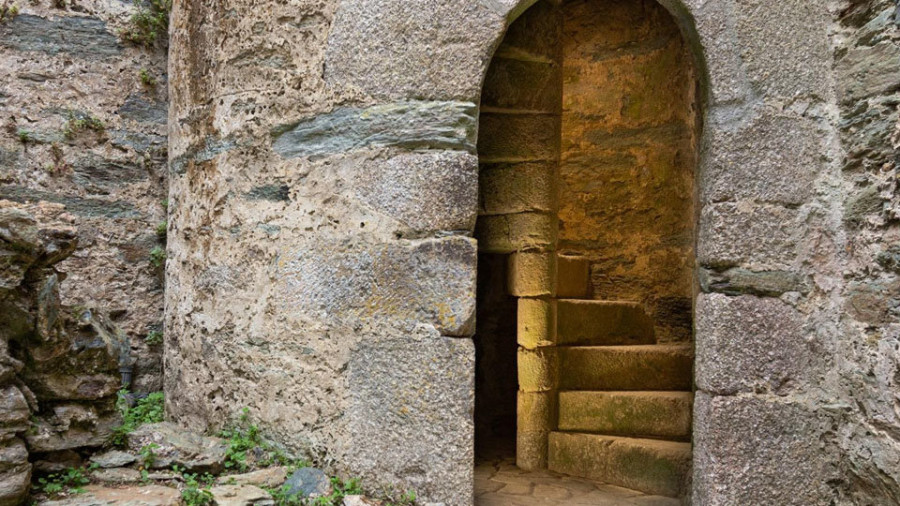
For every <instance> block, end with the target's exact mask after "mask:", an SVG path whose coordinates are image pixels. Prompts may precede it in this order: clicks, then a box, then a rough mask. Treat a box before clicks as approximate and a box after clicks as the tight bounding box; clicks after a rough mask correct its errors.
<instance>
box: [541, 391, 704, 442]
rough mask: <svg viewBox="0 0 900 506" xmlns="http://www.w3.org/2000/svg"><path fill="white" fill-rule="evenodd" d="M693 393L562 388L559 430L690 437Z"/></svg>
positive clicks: (683, 438) (679, 437)
mask: <svg viewBox="0 0 900 506" xmlns="http://www.w3.org/2000/svg"><path fill="white" fill-rule="evenodd" d="M693 398H694V395H693V394H692V393H691V392H666V391H625V392H594V391H562V392H560V393H559V430H563V431H576V432H593V433H600V434H609V435H621V436H648V437H658V438H666V439H678V440H685V441H686V440H689V439H690V437H691V406H692V405H693Z"/></svg>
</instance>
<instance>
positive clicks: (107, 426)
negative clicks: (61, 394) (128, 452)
mask: <svg viewBox="0 0 900 506" xmlns="http://www.w3.org/2000/svg"><path fill="white" fill-rule="evenodd" d="M121 423H122V420H121V417H120V416H119V414H118V413H117V412H115V411H113V412H102V410H98V409H95V408H93V407H88V406H84V405H80V404H59V405H56V406H53V410H52V412H50V413H42V414H41V415H40V416H39V417H38V419H37V421H35V422H34V423H33V425H32V427H31V429H30V430H29V431H28V432H27V433H26V434H25V441H27V443H28V449H29V450H31V451H33V452H53V451H59V450H70V449H73V448H85V447H88V448H90V447H100V446H103V445H105V444H107V443H108V442H109V438H110V437H111V436H112V432H113V429H114V428H115V427H117V426H118V425H120V424H121Z"/></svg>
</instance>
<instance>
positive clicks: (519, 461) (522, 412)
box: [516, 392, 556, 470]
mask: <svg viewBox="0 0 900 506" xmlns="http://www.w3.org/2000/svg"><path fill="white" fill-rule="evenodd" d="M555 397H556V393H555V392H519V393H518V397H517V399H518V400H517V406H518V408H517V416H516V465H517V466H518V467H520V468H522V469H526V470H528V469H544V468H546V467H547V437H548V436H549V434H550V431H552V430H553V423H554V421H555V420H556V409H555V404H556V401H555Z"/></svg>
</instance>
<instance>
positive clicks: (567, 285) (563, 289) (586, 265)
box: [556, 255, 591, 299]
mask: <svg viewBox="0 0 900 506" xmlns="http://www.w3.org/2000/svg"><path fill="white" fill-rule="evenodd" d="M590 267H591V262H590V261H589V260H588V259H587V258H584V257H578V256H571V255H559V256H557V257H556V296H557V297H559V298H560V299H567V298H572V299H580V298H584V297H588V296H589V295H590V290H591V273H590Z"/></svg>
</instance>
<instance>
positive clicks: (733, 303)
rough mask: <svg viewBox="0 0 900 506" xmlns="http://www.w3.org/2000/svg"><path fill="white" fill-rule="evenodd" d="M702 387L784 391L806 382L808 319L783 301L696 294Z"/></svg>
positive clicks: (721, 390)
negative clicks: (805, 324)
mask: <svg viewBox="0 0 900 506" xmlns="http://www.w3.org/2000/svg"><path fill="white" fill-rule="evenodd" d="M696 314H697V328H696V333H697V367H696V375H697V378H696V380H697V386H698V388H700V389H702V390H704V391H707V392H715V393H718V394H729V395H730V394H736V393H740V392H756V393H760V392H772V393H777V394H784V393H787V392H789V391H791V390H796V389H797V388H800V387H802V386H804V384H805V383H806V381H807V380H808V378H807V374H808V372H809V368H810V367H811V366H812V362H813V357H812V351H811V350H810V348H809V344H808V343H807V342H806V339H805V334H804V332H803V317H802V315H801V314H800V313H799V312H797V310H795V309H794V308H792V307H790V306H788V305H787V304H785V303H784V302H782V301H780V300H778V299H770V298H758V297H753V296H749V295H745V296H740V297H728V296H725V295H721V294H700V295H699V296H698V297H697V312H696Z"/></svg>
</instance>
